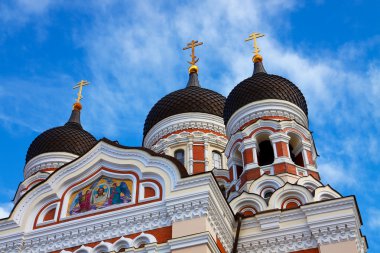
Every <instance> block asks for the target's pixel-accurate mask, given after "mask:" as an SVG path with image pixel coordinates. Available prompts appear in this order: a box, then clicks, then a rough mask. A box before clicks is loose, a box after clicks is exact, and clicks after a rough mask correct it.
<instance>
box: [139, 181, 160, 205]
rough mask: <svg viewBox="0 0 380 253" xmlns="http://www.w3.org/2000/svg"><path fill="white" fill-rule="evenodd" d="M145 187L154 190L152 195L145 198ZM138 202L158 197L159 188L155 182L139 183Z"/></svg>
mask: <svg viewBox="0 0 380 253" xmlns="http://www.w3.org/2000/svg"><path fill="white" fill-rule="evenodd" d="M145 187H150V188H153V190H154V196H152V197H148V198H145V197H144V196H145ZM139 189H140V190H139V203H142V202H145V201H150V200H155V199H158V198H159V197H160V188H159V187H158V185H157V184H155V183H153V182H143V183H140V187H139Z"/></svg>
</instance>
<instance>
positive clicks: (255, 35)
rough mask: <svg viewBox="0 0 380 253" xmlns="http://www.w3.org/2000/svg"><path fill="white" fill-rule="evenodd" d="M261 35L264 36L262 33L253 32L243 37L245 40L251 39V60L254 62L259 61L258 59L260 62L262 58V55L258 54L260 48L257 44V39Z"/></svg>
mask: <svg viewBox="0 0 380 253" xmlns="http://www.w3.org/2000/svg"><path fill="white" fill-rule="evenodd" d="M261 37H264V34H262V33H257V32H254V33H251V34H250V35H249V37H248V38H247V39H245V41H250V40H253V49H254V50H253V53H254V56H253V58H252V61H253V62H254V63H256V62H259V61H260V62H261V61H262V60H263V57H262V56H261V55H260V54H259V52H260V48H259V47H258V46H257V39H258V38H261Z"/></svg>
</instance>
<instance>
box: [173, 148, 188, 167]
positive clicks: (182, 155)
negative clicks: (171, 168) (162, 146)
mask: <svg viewBox="0 0 380 253" xmlns="http://www.w3.org/2000/svg"><path fill="white" fill-rule="evenodd" d="M174 157H175V158H176V159H177V160H178V161H179V162H180V163H182V164H184V163H185V151H184V150H183V149H178V150H176V151H175V152H174Z"/></svg>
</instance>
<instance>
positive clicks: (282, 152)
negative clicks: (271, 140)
mask: <svg viewBox="0 0 380 253" xmlns="http://www.w3.org/2000/svg"><path fill="white" fill-rule="evenodd" d="M276 150H277V156H278V157H281V156H286V157H289V153H288V144H287V143H285V142H281V141H279V142H276Z"/></svg>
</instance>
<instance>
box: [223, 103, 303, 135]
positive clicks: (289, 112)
mask: <svg viewBox="0 0 380 253" xmlns="http://www.w3.org/2000/svg"><path fill="white" fill-rule="evenodd" d="M266 116H269V117H271V116H272V117H273V116H276V117H285V118H288V119H291V120H295V121H296V122H298V123H299V124H301V125H302V126H304V127H306V128H308V119H307V116H306V115H305V113H304V112H303V111H302V110H301V109H300V108H299V107H298V106H296V105H295V104H293V103H290V102H287V101H283V100H277V99H266V100H261V101H257V102H254V103H250V104H248V105H246V106H244V107H242V108H240V109H239V110H238V111H236V112H235V113H234V114H233V115H232V117H231V118H230V119H229V121H228V123H227V127H226V131H227V136H231V135H232V134H234V133H236V131H238V130H239V129H240V127H241V126H243V125H244V124H246V123H248V122H250V121H252V120H254V119H259V118H262V117H266Z"/></svg>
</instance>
